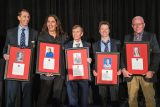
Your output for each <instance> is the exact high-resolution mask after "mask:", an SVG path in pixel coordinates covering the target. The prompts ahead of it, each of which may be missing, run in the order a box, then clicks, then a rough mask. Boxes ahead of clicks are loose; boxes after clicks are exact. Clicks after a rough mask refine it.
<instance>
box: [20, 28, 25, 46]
mask: <svg viewBox="0 0 160 107" xmlns="http://www.w3.org/2000/svg"><path fill="white" fill-rule="evenodd" d="M24 31H25V29H22V33H21V38H20V47H21V48H25V33H24Z"/></svg>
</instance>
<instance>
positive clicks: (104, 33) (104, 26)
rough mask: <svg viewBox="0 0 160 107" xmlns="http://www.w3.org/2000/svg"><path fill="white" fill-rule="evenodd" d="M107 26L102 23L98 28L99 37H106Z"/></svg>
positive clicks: (107, 34) (107, 33)
mask: <svg viewBox="0 0 160 107" xmlns="http://www.w3.org/2000/svg"><path fill="white" fill-rule="evenodd" d="M109 32H110V30H109V26H108V25H107V24H102V25H101V26H100V28H99V33H100V35H101V37H108V36H109Z"/></svg>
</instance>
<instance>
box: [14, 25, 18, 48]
mask: <svg viewBox="0 0 160 107" xmlns="http://www.w3.org/2000/svg"><path fill="white" fill-rule="evenodd" d="M13 35H14V36H15V43H14V44H16V45H18V27H17V28H16V29H15V30H14V31H13Z"/></svg>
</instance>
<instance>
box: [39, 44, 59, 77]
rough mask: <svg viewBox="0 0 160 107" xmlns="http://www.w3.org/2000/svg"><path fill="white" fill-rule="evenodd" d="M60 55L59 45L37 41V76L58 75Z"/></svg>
mask: <svg viewBox="0 0 160 107" xmlns="http://www.w3.org/2000/svg"><path fill="white" fill-rule="evenodd" d="M60 55H61V45H60V44H57V43H48V42H41V41H39V42H38V51H37V70H36V72H37V73H39V74H45V73H53V74H54V75H60V61H61V57H60Z"/></svg>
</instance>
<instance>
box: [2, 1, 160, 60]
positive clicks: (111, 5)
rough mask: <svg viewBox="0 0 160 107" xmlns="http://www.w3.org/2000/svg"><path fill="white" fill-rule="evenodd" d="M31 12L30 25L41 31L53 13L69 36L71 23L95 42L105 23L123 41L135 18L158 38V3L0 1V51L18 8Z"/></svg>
mask: <svg viewBox="0 0 160 107" xmlns="http://www.w3.org/2000/svg"><path fill="white" fill-rule="evenodd" d="M22 8H25V9H28V10H29V11H30V13H31V20H30V26H31V27H32V28H34V29H36V30H38V31H40V30H41V28H42V24H43V23H44V19H45V18H46V17H47V15H49V14H56V15H57V16H58V17H59V18H60V20H61V23H62V26H63V29H64V31H65V32H67V33H68V34H69V35H70V33H71V28H72V26H73V25H74V24H80V25H82V26H83V27H84V29H85V39H86V40H87V41H90V42H94V41H96V40H97V39H98V37H99V36H98V23H99V21H101V20H107V21H109V22H110V24H111V37H113V38H116V39H119V40H121V42H123V38H124V35H125V34H127V33H130V32H132V28H131V20H132V18H133V17H134V16H136V15H141V16H143V17H144V19H145V23H146V28H145V29H146V30H147V31H150V32H154V33H156V34H157V38H158V39H159V35H160V0H0V13H1V15H0V41H1V42H0V46H1V47H0V52H1V57H2V51H1V50H2V48H3V45H4V41H5V37H6V30H7V29H8V28H11V27H15V26H17V25H18V21H17V13H18V11H19V10H20V9H22Z"/></svg>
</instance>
